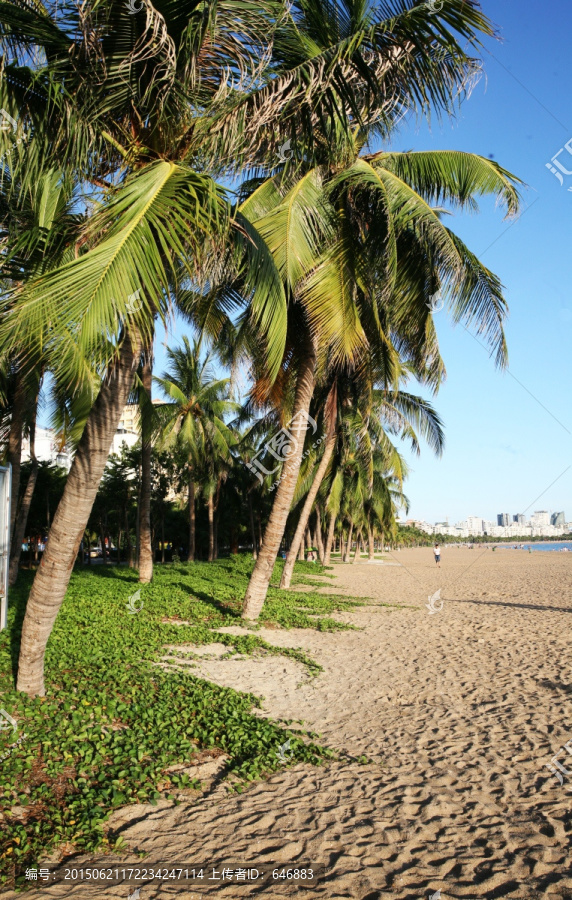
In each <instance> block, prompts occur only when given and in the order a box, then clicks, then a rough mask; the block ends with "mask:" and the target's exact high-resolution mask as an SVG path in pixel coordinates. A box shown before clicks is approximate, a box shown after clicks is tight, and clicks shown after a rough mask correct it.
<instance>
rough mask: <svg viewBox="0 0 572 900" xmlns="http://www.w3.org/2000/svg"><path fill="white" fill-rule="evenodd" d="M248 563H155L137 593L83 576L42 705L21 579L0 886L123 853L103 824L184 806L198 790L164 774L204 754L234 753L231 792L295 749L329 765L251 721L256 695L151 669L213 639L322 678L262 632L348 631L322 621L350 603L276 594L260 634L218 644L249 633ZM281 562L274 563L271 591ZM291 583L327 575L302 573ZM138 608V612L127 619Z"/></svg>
mask: <svg viewBox="0 0 572 900" xmlns="http://www.w3.org/2000/svg"><path fill="white" fill-rule="evenodd" d="M252 565H253V562H252V560H251V559H250V558H249V557H247V556H239V557H234V558H232V559H228V560H218V561H217V562H214V563H192V564H186V563H179V564H172V565H165V566H159V567H157V569H156V573H155V578H154V581H153V582H152V583H151V584H149V585H145V586H143V587H141V588H139V585H138V584H137V576H136V573H135V572H134V571H132V570H129V569H124V568H116V567H113V568H111V567H110V568H107V567H103V566H98V567H95V566H94V567H93V568H92V569H83V570H79V571H76V572H75V573H74V575H73V577H72V580H71V582H70V586H69V590H68V593H67V595H66V599H65V602H64V604H63V606H62V609H61V611H60V614H59V616H58V619H57V621H56V625H55V627H54V631H53V633H52V636H51V638H50V641H49V644H48V649H47V657H46V671H47V682H46V684H47V693H46V696H45V697H42V698H35V699H30V698H29V697H27V696H26V695H24V694H21V693H17V692H16V691H15V690H14V671H15V665H16V661H17V658H18V651H19V633H20V628H21V623H22V619H23V615H24V608H25V603H26V598H27V595H28V591H29V589H30V585H31V581H32V575H31V573H25V572H24V573H21V575H20V579H19V582H18V584H17V586H16V588H15V589H14V590H13V592H12V593H11V608H10V614H9V628H8V629H6V630H5V631H4V632H3V633H2V634H1V635H0V706H1V707H2V708H3V709H5V710H6V711H7V712H8V713H9V714H10V716H11V717H12V718H13V719H14V720H15V721H16V722H17V731H8V732H7V731H2V732H1V733H0V757H1V760H0V815H1V819H0V835H1V836H0V884H3V885H4V886H15V887H20V886H22V885H23V884H24V871H25V868H26V867H27V866H33V865H37V864H38V863H39V861H40V859H42V858H45V857H46V855H48V854H50V853H52V852H53V851H55V850H61V851H63V852H64V853H65V852H71V851H72V850H73V851H78V850H79V851H83V852H89V851H93V850H95V849H96V848H100V849H115V850H121V849H122V839H121V838H119V839H117V838H116V837H115V836H114V835H113V833H112V832H111V831H109V830H108V829H107V827H106V819H107V818H108V816H109V814H110V812H111V811H112V810H114V809H116V808H118V807H120V806H123V805H126V804H130V803H152V804H153V803H156V802H157V801H158V800H159V799H160V798H166V799H169V798H170V799H173V801H174V802H177V801H176V797H177V796H179V795H180V793H181V791H185V790H189V789H193V788H200V784H199V783H198V782H197V783H195V782H193V781H192V780H191V779H190V778H189V776H188V775H185V774H174V773H168V772H167V771H166V770H167V769H168V768H169V767H171V766H173V765H176V764H182V763H189V761H191V758H192V757H193V756H194V755H195V754H198V753H200V752H201V751H202V750H205V749H214V748H216V749H218V750H220V751H223V752H224V753H226V754H228V755H229V761H228V767H227V774H228V777H229V779H230V782H229V783H231V784H232V786H233V789H235V790H242V789H243V788H244V786H245V785H246V784H247V783H248V782H250V781H253V780H254V779H256V778H259V777H261V776H263V775H265V774H266V773H269V772H272V771H274V770H276V769H278V768H279V766H280V765H282V764H283V763H281V761H280V759H279V756H278V753H277V750H278V748H279V747H280V746H281V745H282V744H283V743H284V742H285V741H286V740H288V739H290V741H291V744H290V752H291V760H292V761H293V762H299V761H305V762H309V763H312V764H318V763H320V762H321V761H323V760H324V759H327V758H329V757H332V756H334V754H333V752H332V751H330V750H327V749H325V748H322V747H319V746H318V745H317V744H316V743H314V740H313V738H315V735H312V734H311V733H309V732H307V731H303V730H292V729H284V728H282V727H280V726H279V725H278V724H276V723H273V722H272V721H269V720H267V719H262V718H260V717H257V716H255V715H254V714H253V713H252V709H253V707H256V706H259V705H260V700H259V699H258V698H257V697H255V696H253V695H251V694H244V693H239V692H237V691H234V690H231V689H229V688H222V687H219V686H217V685H214V684H212V683H210V682H207V681H204V680H202V679H199V678H197V677H195V676H193V675H192V674H190V673H188V672H182V671H177V670H168V671H165V670H164V669H162V668H161V667H159V666H158V665H157V661H158V660H159V658H160V657H161V656H164V655H165V649H164V648H165V646H166V645H177V644H197V645H201V644H209V643H213V642H215V641H216V642H218V643H223V644H226V645H227V646H228V649H229V652H231V653H241V654H251V653H274V654H282V655H286V656H290V657H293V658H295V659H297V660H298V661H299V662H300V663H302V664H303V665H305V666H306V668H307V670H308V671H309V672H310V673H311V674H317V673H318V672H319V671H320V667H319V666H318V665H317V664H316V663H315V662H314V661H313V660H311V659H310V658H309V657H308V656H307V655H306V654H304V653H303V651H301V650H295V649H289V648H276V647H273V646H272V645H271V644H270V643H268V642H267V641H264V640H262V639H261V638H260V637H259V636H258V635H257V633H256V632H257V630H258V629H259V627H260V625H262V626H264V625H266V626H268V625H271V626H273V627H277V626H281V627H285V628H289V627H294V626H295V627H298V628H314V629H318V630H338V629H342V628H347V627H350V626H347V625H343V624H340V623H339V622H337V621H335V620H333V619H331V618H330V617H329V616H328V613H331V612H333V611H343V610H350V609H352V608H353V607H355V605H356V604H355V601H351V600H348V599H347V598H345V597H338V596H335V595H321V594H315V593H308V592H304V593H302V592H300V593H296V592H295V591H281V590H279V589H277V588H273V589H272V590H271V592H270V595H269V599H268V602H267V604H266V606H265V609H264V614H263V616H262V617H261V619H260V620H259V622H260V624H259V625H256V626H254V627H251V628H249V629H248V630H247V631H246V632H245V633H243V634H241V635H228V634H220V633H219V632H218V629H219V628H220V627H222V626H228V625H238V624H241V623H242V620H241V619H240V609H241V598H242V596H243V595H244V591H245V588H246V584H247V581H248V578H249V576H250V572H251V570H252ZM282 565H283V563H282V561H279V562H277V564H276V571H275V573H274V577H273V581H274V583H276V584H277V583H278V582H279V578H280V572H281V568H282ZM297 572H298V573H299V574H300V575H301V576H302V577H303V576H304V575H305V574H306V573H308V572H311V574H312V575H313V576H318V575H319V574H320V573H321V572H322V573H324V572H325V570H323V569H321V567H319V566H316V565H315V564H311V563H310V564H308V563H303V562H300V563H298V564H297ZM138 591H139V593H138ZM131 598H134V599H131ZM130 600H131V608H132V609H138V610H139V611H138V612H130V605H129V604H130ZM183 623H184V624H183ZM194 796H196V795H194Z"/></svg>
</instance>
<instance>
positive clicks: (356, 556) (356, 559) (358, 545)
mask: <svg viewBox="0 0 572 900" xmlns="http://www.w3.org/2000/svg"><path fill="white" fill-rule="evenodd" d="M360 559H361V531H359V532H358V536H357V541H356V552H355V554H354V558H353V562H354V563H356V562H359V561H360Z"/></svg>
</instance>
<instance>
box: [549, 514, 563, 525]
mask: <svg viewBox="0 0 572 900" xmlns="http://www.w3.org/2000/svg"><path fill="white" fill-rule="evenodd" d="M550 524H551V525H555V526H556V528H566V516H565V515H564V513H563V512H555V513H552V515H551V516H550Z"/></svg>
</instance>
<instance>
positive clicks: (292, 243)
mask: <svg viewBox="0 0 572 900" xmlns="http://www.w3.org/2000/svg"><path fill="white" fill-rule="evenodd" d="M512 182H513V178H512V176H510V174H509V173H508V172H506V171H505V170H503V169H501V168H500V167H499V166H498V165H493V166H492V167H491V161H490V160H485V159H483V158H481V157H475V156H472V155H470V154H464V153H450V152H444V153H419V154H397V153H391V154H389V153H383V154H376V155H375V156H373V157H367V158H366V157H364V158H358V159H356V161H355V162H353V163H352V164H350V165H348V166H347V167H346V168H344V169H343V170H342V171H341V172H339V173H337V174H336V176H335V177H334V178H333V179H331V180H330V181H328V179H327V177H325V173H324V171H323V169H320V168H315V169H312V170H310V171H309V172H308V173H306V174H305V175H304V176H302V178H301V179H299V180H297V181H295V183H294V184H293V185H292V186H290V187H288V185H289V183H288V182H286V188H284V182H282V183H280V182H279V181H278V180H277V179H274V180H273V181H270V182H266V183H265V184H263V185H262V186H261V187H259V188H258V189H257V190H256V191H255V192H254V193H253V194H251V196H250V197H249V198H248V199H247V200H246V201H245V202H244V203H243V205H242V207H241V211H242V212H243V213H244V214H245V215H247V216H248V215H250V216H251V217H252V221H253V224H255V225H256V228H257V230H258V231H259V232H260V234H261V235H262V236H263V237H264V239H265V241H266V243H267V244H268V246H269V248H270V250H271V251H272V252H273V254H274V256H275V259H276V265H277V267H278V269H279V270H280V272H281V275H282V277H283V279H284V283H285V290H286V294H287V296H288V297H289V303H290V304H291V312H290V307H289V327H290V328H291V338H290V339H289V340H288V339H287V345H286V354H285V365H287V366H288V367H289V368H291V369H294V368H295V371H296V379H297V380H296V396H295V401H294V406H293V414H294V421H295V422H297V423H299V424H298V426H297V428H294V430H293V439H294V445H295V446H297V452H295V453H294V454H292V455H291V456H290V457H289V460H288V466H287V470H286V473H285V474H283V476H282V478H281V480H280V483H279V487H278V491H277V494H276V499H275V505H274V508H273V511H272V514H271V517H270V521H269V524H268V531H267V536H266V537H265V540H264V547H263V553H261V554H260V556H259V558H258V560H257V564H256V566H255V568H254V571H253V574H252V578H251V582H250V585H249V587H248V590H247V593H246V597H245V604H244V615H245V617H247V618H256V617H257V616H258V614H259V612H260V609H261V607H262V603H263V602H264V598H265V596H266V591H267V589H268V584H269V578H270V574H271V571H272V565H273V559H274V558H275V555H276V553H277V551H278V548H279V545H280V542H281V540H282V536H283V533H284V528H285V525H286V520H287V518H288V515H289V512H290V508H291V503H292V499H293V496H294V491H295V487H296V481H297V477H298V470H299V466H300V462H301V458H302V449H303V444H304V439H303V438H304V428H305V425H304V423H305V421H306V420H307V416H308V414H309V409H310V402H311V399H312V396H313V392H314V388H315V383H316V370H317V367H318V366H319V359H320V357H321V359H324V358H327V360H328V364H329V365H330V366H333V367H335V366H344V365H345V366H351V367H354V368H355V369H356V371H359V370H360V367H361V365H362V362H363V359H364V357H365V356H367V355H368V354H373V355H374V357H375V356H380V355H383V356H388V355H391V356H392V357H393V369H394V372H395V371H397V369H398V366H399V359H400V358H401V359H402V360H403V361H404V362H405V363H407V364H409V365H413V366H414V367H415V369H416V370H417V371H419V372H422V373H424V374H423V379H424V380H425V382H426V383H428V384H430V385H431V384H432V385H433V386H434V387H437V386H438V384H439V382H440V380H441V377H442V373H443V369H442V363H441V360H440V356H439V353H438V347H437V340H436V335H435V331H434V327H433V322H432V317H431V310H430V307H429V306H428V304H427V299H428V297H429V296H431V295H432V294H434V293H435V291H436V289H439V288H440V289H441V290H442V291H443V293H444V295H445V296H446V297H447V298H448V302H449V309H450V311H451V312H452V316H453V320H454V321H463V322H464V323H466V324H468V325H474V326H476V327H477V329H478V330H479V332H480V333H483V334H485V335H486V337H487V338H488V340H489V341H490V343H491V345H492V347H493V349H494V350H495V352H496V358H497V362H498V363H499V364H503V363H504V362H505V360H506V344H505V339H504V333H503V328H502V322H503V319H504V316H505V313H506V306H505V302H504V300H503V297H502V289H501V285H500V282H499V281H498V279H497V278H496V277H495V276H494V275H493V274H492V273H491V272H490V271H489V270H487V269H486V268H485V267H484V266H483V265H482V264H481V263H480V262H479V261H478V260H477V259H476V257H475V256H474V255H473V254H472V253H471V252H470V250H469V249H468V248H467V247H466V246H465V245H464V244H463V243H462V242H461V241H460V240H459V238H458V237H457V236H456V235H455V234H454V233H453V232H451V231H450V230H449V229H448V228H446V227H445V225H444V224H443V223H442V221H441V214H440V211H439V209H435V208H433V207H432V206H431V205H430V203H431V202H433V203H435V202H442V201H443V200H445V201H446V202H448V203H449V204H453V205H455V204H456V205H458V206H461V207H462V206H466V205H469V204H474V203H475V198H476V196H478V195H480V194H485V193H492V194H493V195H494V196H496V198H497V200H500V201H501V202H504V203H505V204H506V205H507V208H508V211H509V212H514V211H515V210H516V209H517V204H518V195H517V192H516V189H515V187H514V185H513V183H512ZM284 191H286V192H285V193H284ZM288 354H289V356H288ZM386 368H387V369H388V379H389V383H391V381H392V380H393V378H394V374H392V372H391V364H387V366H386Z"/></svg>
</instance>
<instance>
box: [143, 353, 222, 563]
mask: <svg viewBox="0 0 572 900" xmlns="http://www.w3.org/2000/svg"><path fill="white" fill-rule="evenodd" d="M167 357H168V359H169V363H170V365H169V369H168V370H167V372H165V374H164V375H163V377H162V378H155V383H156V384H157V385H158V386H159V387H160V388H161V390H162V391H163V393H164V394H165V395H166V396H167V397H168V398H169V402H167V403H165V404H162V405H160V406H157V414H158V417H159V419H160V421H161V439H162V441H161V442H162V446H163V447H165V448H168V447H173V446H178V447H179V448H181V449H182V450H183V451H184V453H185V455H186V457H187V460H188V462H187V473H188V497H189V552H188V559H189V561H193V560H194V558H195V491H196V484H197V482H199V481H200V482H201V483H202V485H203V493H204V495H205V499H206V503H207V510H208V520H209V559H212V558H213V554H214V511H215V509H214V497H215V494H216V493H217V487H218V486H220V482H221V480H222V478H223V477H224V471H225V466H230V465H231V464H232V455H231V448H232V447H233V445H234V444H235V443H236V438H235V436H234V433H233V432H232V430H231V429H230V428H229V427H228V425H227V424H226V423H225V418H228V417H229V416H230V415H231V414H232V413H235V412H236V411H237V410H238V409H239V405H238V404H237V403H236V402H234V401H232V400H231V399H230V397H229V379H228V378H219V379H217V378H215V372H214V368H213V363H212V357H211V356H208V355H207V356H206V357H204V358H203V354H202V352H201V345H200V342H196V343H193V344H191V343H190V341H189V339H188V338H187V337H184V338H183V346H182V347H177V348H175V349H174V350H173V349H169V350H168V351H167Z"/></svg>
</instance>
